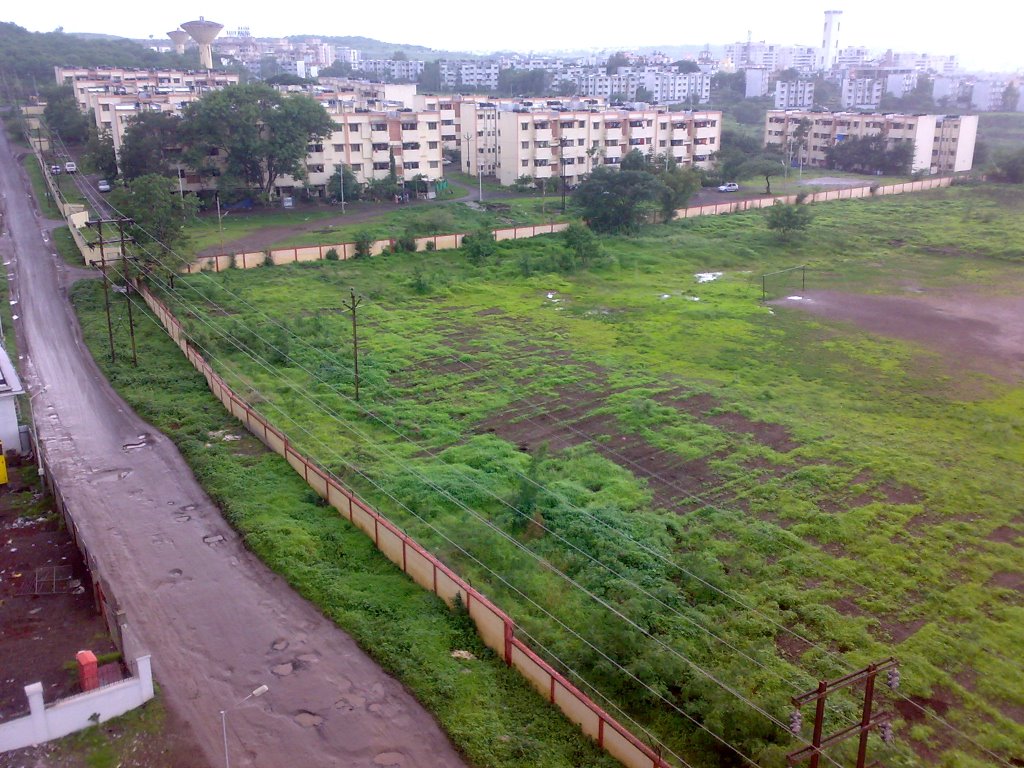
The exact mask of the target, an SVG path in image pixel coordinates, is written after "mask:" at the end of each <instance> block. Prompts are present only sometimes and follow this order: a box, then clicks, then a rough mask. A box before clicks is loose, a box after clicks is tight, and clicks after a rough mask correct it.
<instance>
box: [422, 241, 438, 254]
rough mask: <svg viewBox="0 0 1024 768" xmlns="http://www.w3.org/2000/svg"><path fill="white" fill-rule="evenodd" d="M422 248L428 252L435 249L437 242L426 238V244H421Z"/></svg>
mask: <svg viewBox="0 0 1024 768" xmlns="http://www.w3.org/2000/svg"><path fill="white" fill-rule="evenodd" d="M423 250H425V251H430V252H433V251H436V250H437V243H435V242H434V241H433V240H427V243H426V245H424V246H423Z"/></svg>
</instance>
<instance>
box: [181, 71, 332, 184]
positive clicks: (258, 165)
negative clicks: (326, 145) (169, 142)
mask: <svg viewBox="0 0 1024 768" xmlns="http://www.w3.org/2000/svg"><path fill="white" fill-rule="evenodd" d="M183 120H184V123H183V128H184V138H185V144H186V146H187V147H188V149H187V151H186V155H185V156H186V159H187V160H188V162H189V164H190V165H191V166H192V167H193V168H195V169H196V170H198V171H200V172H204V171H206V172H210V173H213V174H215V175H218V174H219V175H220V176H221V178H222V179H231V180H233V182H234V181H238V182H241V183H243V184H245V185H246V186H249V187H251V188H255V189H259V190H260V191H261V192H262V193H263V194H265V195H270V193H271V192H272V191H273V189H274V184H275V182H276V181H277V179H278V178H279V177H281V176H284V175H289V176H292V177H294V178H297V179H298V178H305V176H306V167H305V163H304V160H305V158H306V154H307V146H308V145H309V144H310V143H315V142H316V141H318V140H320V139H322V138H323V137H325V136H328V135H330V133H331V131H332V129H333V127H334V123H333V121H332V120H331V118H330V116H329V115H328V114H327V112H326V111H325V110H324V109H323V107H321V106H320V105H319V104H318V103H317V102H316V101H314V100H313V99H311V98H309V97H308V96H304V95H302V94H289V95H283V94H281V93H279V92H278V91H275V90H274V89H273V88H270V87H269V86H267V85H263V84H261V83H256V84H252V85H237V86H231V87H228V88H225V89H224V90H221V91H216V92H214V93H210V94H207V95H206V96H204V97H203V98H202V99H200V100H199V101H197V102H194V103H192V104H190V105H189V106H188V107H187V108H186V110H185V114H184V117H183Z"/></svg>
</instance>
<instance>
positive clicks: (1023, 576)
mask: <svg viewBox="0 0 1024 768" xmlns="http://www.w3.org/2000/svg"><path fill="white" fill-rule="evenodd" d="M988 584H989V586H991V587H1001V588H1003V589H1013V590H1016V591H1017V592H1020V593H1021V594H1022V595H1024V573H1020V572H1019V571H999V573H996V574H993V576H992V578H991V579H989V580H988Z"/></svg>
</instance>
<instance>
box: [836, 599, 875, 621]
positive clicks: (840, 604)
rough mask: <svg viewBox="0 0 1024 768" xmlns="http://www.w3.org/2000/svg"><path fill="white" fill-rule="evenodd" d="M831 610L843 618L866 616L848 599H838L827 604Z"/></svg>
mask: <svg viewBox="0 0 1024 768" xmlns="http://www.w3.org/2000/svg"><path fill="white" fill-rule="evenodd" d="M829 605H831V606H832V607H833V608H835V609H836V610H837V611H838V612H839V613H841V614H843V615H844V616H857V617H859V616H867V615H868V612H867V611H865V610H864V609H863V608H861V607H860V606H859V605H857V603H856V602H855V601H854V600H853V599H852V598H849V597H840V598H837V599H835V600H832V601H830V602H829Z"/></svg>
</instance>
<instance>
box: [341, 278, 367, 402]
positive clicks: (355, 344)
mask: <svg viewBox="0 0 1024 768" xmlns="http://www.w3.org/2000/svg"><path fill="white" fill-rule="evenodd" d="M349 292H350V296H351V299H350V300H349V301H347V302H342V303H343V305H344V307H345V309H347V310H348V311H349V312H351V313H352V368H353V370H354V371H355V382H356V402H359V336H358V335H357V334H356V308H357V307H358V306H359V305H360V304H361V303H362V301H363V300H362V299H361V298H359V299H357V298H356V289H355V288H349Z"/></svg>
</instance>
